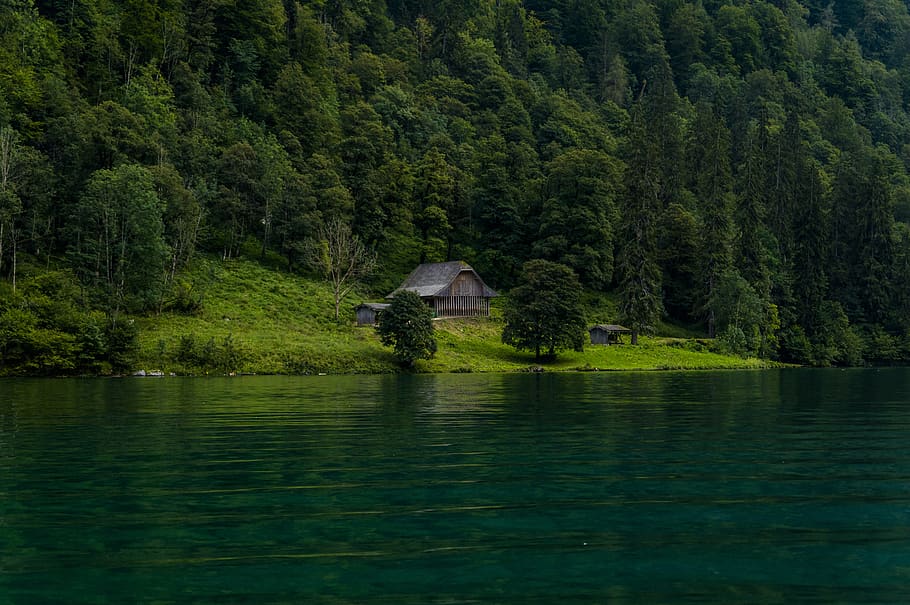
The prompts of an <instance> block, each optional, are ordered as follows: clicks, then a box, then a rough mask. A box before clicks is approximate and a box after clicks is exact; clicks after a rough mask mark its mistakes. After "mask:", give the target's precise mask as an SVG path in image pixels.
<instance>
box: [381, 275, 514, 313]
mask: <svg viewBox="0 0 910 605" xmlns="http://www.w3.org/2000/svg"><path fill="white" fill-rule="evenodd" d="M402 290H410V291H411V292H416V293H417V294H419V295H420V297H421V298H422V299H423V300H424V301H426V302H427V304H429V305H430V307H431V308H432V309H433V312H434V313H435V314H436V317H477V316H481V317H489V315H490V299H491V298H493V297H494V296H499V295H498V294H497V293H496V291H495V290H493V289H492V288H490V287H489V286H488V285H486V284H485V283H483V280H482V279H481V278H480V275H478V274H477V272H476V271H475V270H474V269H472V268H471V266H470V265H469V264H467V263H466V262H464V261H452V262H448V263H426V264H423V265H420V266H418V267H417V268H416V269H414V270H413V271H412V272H411V274H410V275H408V277H407V279H405V280H404V283H402V284H401V286H399V287H398V289H397V290H395V291H394V292H392V293H391V294H389V295H388V296H387V297H386V298H395V295H396V294H397V293H398V292H401V291H402Z"/></svg>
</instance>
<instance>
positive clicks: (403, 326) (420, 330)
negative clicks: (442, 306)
mask: <svg viewBox="0 0 910 605" xmlns="http://www.w3.org/2000/svg"><path fill="white" fill-rule="evenodd" d="M376 331H377V332H379V340H380V341H381V342H382V344H384V345H385V346H387V347H393V349H394V352H395V357H396V358H397V359H398V361H399V362H401V364H402V365H404V366H406V367H413V366H414V362H415V361H417V360H418V359H429V358H430V357H432V356H433V354H434V353H435V352H436V337H435V336H434V335H433V311H432V310H431V309H430V307H429V306H427V304H426V303H424V302H423V300H422V299H421V298H420V295H418V294H417V293H415V292H411V291H410V290H402V291H401V292H398V293H397V294H396V295H395V298H393V299H392V302H391V304H390V305H389V306H388V308H386V309H385V310H383V311H382V313H380V314H379V323H378V324H377V326H376Z"/></svg>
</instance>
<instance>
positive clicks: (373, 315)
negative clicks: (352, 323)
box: [354, 302, 389, 326]
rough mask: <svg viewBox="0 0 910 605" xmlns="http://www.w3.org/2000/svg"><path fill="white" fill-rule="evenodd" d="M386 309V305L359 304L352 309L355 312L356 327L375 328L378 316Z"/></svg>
mask: <svg viewBox="0 0 910 605" xmlns="http://www.w3.org/2000/svg"><path fill="white" fill-rule="evenodd" d="M388 307H389V305H388V303H366V302H365V303H360V304H359V305H357V308H356V309H354V310H355V311H356V312H357V325H358V326H375V325H376V322H377V321H379V314H380V313H382V312H383V311H384V310H385V309H387V308H388Z"/></svg>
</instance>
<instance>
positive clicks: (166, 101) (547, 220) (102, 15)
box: [0, 0, 910, 371]
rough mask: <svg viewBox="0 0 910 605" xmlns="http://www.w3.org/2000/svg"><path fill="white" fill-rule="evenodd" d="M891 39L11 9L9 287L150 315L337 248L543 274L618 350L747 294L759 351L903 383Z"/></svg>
mask: <svg viewBox="0 0 910 605" xmlns="http://www.w3.org/2000/svg"><path fill="white" fill-rule="evenodd" d="M908 35H910V11H908V7H907V6H906V3H901V2H895V1H892V0H887V1H885V0H882V1H878V2H834V3H830V2H819V1H816V0H792V1H789V2H774V1H771V0H749V1H747V2H732V1H729V0H718V1H712V2H700V1H698V2H697V1H689V0H678V1H677V0H674V1H664V0H661V1H659V2H648V1H646V0H627V1H623V2H617V1H615V0H584V1H574V0H573V1H568V0H533V1H532V0H496V1H493V0H471V1H470V2H453V1H445V2H414V1H395V2H391V1H388V0H360V1H358V2H351V1H350V0H339V1H336V2H325V1H324V0H298V1H296V2H279V1H278V0H255V1H251V2H242V3H231V2H227V3H225V2H213V1H210V0H205V1H194V2H173V1H167V2H153V3H142V2H136V1H134V0H111V1H103V2H102V1H101V0H83V1H80V2H75V3H73V2H69V3H67V2H60V1H57V0H17V1H15V2H6V3H4V6H3V9H2V11H0V280H3V282H4V283H5V284H7V285H8V286H9V288H8V290H9V292H10V293H13V292H16V291H17V290H19V289H21V287H22V284H23V283H24V282H23V281H22V280H23V279H26V280H27V279H31V278H32V277H40V276H41V275H42V274H44V273H47V272H50V273H54V274H58V273H62V274H66V275H70V276H72V277H73V278H75V279H76V280H77V283H78V284H79V287H80V290H79V293H80V294H79V296H80V299H81V303H80V304H81V307H82V308H84V309H85V311H86V312H87V313H89V312H101V313H103V314H106V315H108V316H110V317H113V316H115V315H116V314H117V313H120V312H121V311H129V312H132V313H146V312H156V311H166V310H167V309H169V308H175V309H176V308H177V307H176V306H173V304H172V302H173V301H175V300H178V299H179V298H180V296H179V293H178V292H177V289H179V288H180V287H181V285H180V284H181V279H180V272H181V271H182V270H183V268H184V267H186V265H187V264H188V263H192V262H193V259H194V258H196V257H198V256H199V255H210V256H216V255H217V256H219V257H221V258H224V259H228V258H234V257H237V256H248V257H255V258H260V259H262V260H263V262H268V263H273V264H278V265H280V266H282V267H283V268H284V269H286V270H288V271H293V272H297V273H304V274H308V275H310V274H313V273H317V272H318V271H317V270H316V269H314V268H313V265H312V264H311V263H307V262H305V261H306V259H307V254H308V251H309V250H310V243H311V242H313V241H315V240H318V239H324V238H321V236H320V233H323V232H324V229H325V228H326V226H329V225H338V224H343V225H346V226H347V228H348V229H349V230H350V232H351V234H352V235H353V236H356V237H357V241H359V242H361V243H362V245H363V246H364V247H365V249H366V250H367V252H368V253H369V254H375V255H376V257H377V258H378V259H379V261H380V264H379V266H378V267H377V270H376V271H374V272H373V273H372V274H371V275H370V276H368V277H365V278H364V287H365V288H366V289H369V290H373V291H374V292H376V293H378V294H383V295H384V294H386V293H387V292H388V291H389V289H391V287H393V286H394V285H395V284H397V283H400V280H401V278H402V276H403V275H405V274H406V273H407V272H408V271H410V270H411V269H412V268H413V267H414V266H415V265H416V264H417V263H420V262H432V261H446V260H465V261H467V262H469V263H470V264H471V265H472V266H473V267H475V268H476V269H477V270H478V271H479V272H480V273H481V274H482V275H483V276H484V278H485V279H486V280H488V281H489V282H490V283H491V285H493V286H494V287H496V288H497V289H500V290H508V289H510V288H512V287H514V286H516V284H518V283H519V281H520V278H521V273H522V266H523V265H524V263H526V262H527V261H529V260H531V259H539V258H542V259H546V260H549V261H552V262H557V263H560V264H564V265H566V266H568V267H570V268H571V269H572V270H574V271H575V272H576V273H577V275H578V277H579V279H580V282H581V284H582V286H583V287H584V288H586V289H588V290H589V291H594V292H596V293H598V294H605V295H607V296H612V297H614V298H615V299H616V300H618V302H619V308H620V310H621V312H622V314H623V318H622V319H621V321H624V322H626V321H627V322H629V323H630V324H631V325H632V326H633V327H635V328H636V331H643V330H648V329H650V328H651V327H654V326H657V325H659V323H660V322H662V321H664V322H677V323H682V324H685V325H687V326H690V327H692V326H694V327H697V328H698V329H700V330H702V331H704V332H705V333H706V334H713V333H715V332H716V333H717V334H718V335H720V334H721V333H722V331H723V330H725V329H726V328H727V327H728V325H729V324H727V325H722V324H724V322H726V321H727V319H724V318H727V317H729V314H728V313H727V310H728V309H729V308H731V305H732V304H733V302H731V300H728V297H730V296H737V297H739V296H741V295H743V293H744V292H746V293H749V296H748V298H749V300H752V299H753V295H754V298H755V300H757V303H756V306H755V308H756V309H760V313H758V314H757V315H755V314H754V313H751V314H750V318H751V319H750V320H749V321H750V322H753V320H754V322H757V323H750V326H752V327H750V328H749V329H750V330H752V331H751V332H750V334H748V335H747V336H748V339H747V340H749V342H750V343H753V342H757V343H760V344H759V346H758V348H753V347H752V346H751V345H750V349H752V350H755V351H757V352H759V353H760V354H761V355H764V356H767V357H770V358H775V359H780V360H783V361H795V362H800V363H817V364H821V365H824V364H829V363H853V362H855V361H856V360H857V359H858V358H859V357H858V356H857V354H854V353H856V351H853V352H851V353H850V354H847V353H845V352H843V351H841V352H837V351H834V349H833V348H832V344H831V343H832V342H836V341H838V340H841V341H842V340H843V338H842V337H843V335H844V334H848V333H849V334H850V335H852V336H851V338H850V340H851V342H860V343H864V342H875V343H878V344H876V345H875V346H869V347H866V348H865V350H863V351H861V354H862V356H864V357H865V358H866V359H867V360H873V361H874V360H875V359H876V358H877V356H878V351H879V350H882V351H883V350H886V349H887V350H888V351H891V352H889V353H888V354H887V356H886V357H887V359H888V360H893V359H895V358H902V359H910V313H908V300H910V297H908V296H907V293H906V290H907V288H906V283H907V282H906V278H907V275H908V269H907V258H908V257H910V249H908V246H910V238H908V237H907V230H908V228H910V227H908V226H910V145H908V144H907V141H910V110H908V108H910V50H908V48H910V47H908V45H907V44H906V39H907V37H908ZM739 278H741V279H742V280H744V282H742V281H740V279H739ZM731 285H735V286H736V287H732V286H731ZM746 286H748V288H747V287H746ZM750 289H751V291H750ZM4 291H6V290H4ZM342 298H343V296H342V297H340V298H339V301H338V302H339V304H340V300H341V299H342ZM178 306H179V305H178ZM32 308H34V305H25V306H24V309H26V311H25V312H26V313H30V314H32V315H31V319H32V320H36V316H35V315H34V312H33V311H30V310H29V309H32ZM756 318H757V319H756ZM617 319H620V318H617ZM36 321H37V320H36ZM64 323H65V322H64ZM39 324H40V325H49V324H47V323H43V324H41V323H40V322H39ZM36 325H38V324H36ZM86 325H87V324H86ZM54 327H55V329H56V328H60V329H61V330H62V332H61V333H65V334H70V335H71V336H73V337H74V338H76V337H77V336H78V331H79V329H77V328H76V327H74V325H73V323H72V322H70V323H68V324H65V325H64V324H60V325H55V326H54ZM753 328H754V330H757V336H755V333H754V330H753ZM864 336H865V337H867V338H863V337H864ZM753 337H754V338H753ZM755 339H757V340H755ZM853 348H854V349H855V348H856V347H853ZM860 348H862V347H860ZM894 351H897V353H894ZM883 355H884V354H883ZM884 358H885V356H883V357H882V359H884ZM848 360H849V361H848ZM67 371H69V370H67Z"/></svg>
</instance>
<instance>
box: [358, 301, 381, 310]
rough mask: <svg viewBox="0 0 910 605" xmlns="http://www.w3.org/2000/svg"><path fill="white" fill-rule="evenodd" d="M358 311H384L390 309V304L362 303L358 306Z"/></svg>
mask: <svg viewBox="0 0 910 605" xmlns="http://www.w3.org/2000/svg"><path fill="white" fill-rule="evenodd" d="M357 308H358V309H372V310H374V311H384V310H385V309H388V308H389V303H369V302H365V303H360V304H359V305H357Z"/></svg>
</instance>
